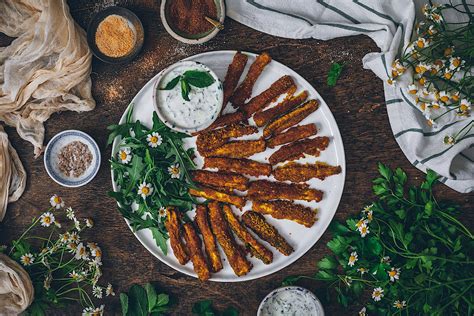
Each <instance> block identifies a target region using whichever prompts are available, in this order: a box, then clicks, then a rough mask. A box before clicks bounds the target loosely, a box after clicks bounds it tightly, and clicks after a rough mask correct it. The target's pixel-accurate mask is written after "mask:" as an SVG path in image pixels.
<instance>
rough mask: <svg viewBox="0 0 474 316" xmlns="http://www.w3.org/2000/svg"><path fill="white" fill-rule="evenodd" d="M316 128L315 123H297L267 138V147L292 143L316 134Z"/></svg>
mask: <svg viewBox="0 0 474 316" xmlns="http://www.w3.org/2000/svg"><path fill="white" fill-rule="evenodd" d="M317 132H318V129H317V128H316V125H315V124H306V125H298V126H295V127H292V128H290V129H288V130H287V131H286V132H284V133H281V134H277V135H275V136H273V137H272V138H270V139H268V140H267V147H269V148H274V147H276V146H278V145H283V144H287V143H292V142H295V141H297V140H300V139H303V138H307V137H310V136H313V135H316V133H317Z"/></svg>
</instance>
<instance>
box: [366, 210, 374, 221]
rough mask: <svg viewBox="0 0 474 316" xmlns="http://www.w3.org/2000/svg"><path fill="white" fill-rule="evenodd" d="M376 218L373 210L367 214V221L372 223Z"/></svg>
mask: <svg viewBox="0 0 474 316" xmlns="http://www.w3.org/2000/svg"><path fill="white" fill-rule="evenodd" d="M373 218H374V212H373V211H372V210H370V211H368V212H367V221H368V222H369V223H370V222H371V221H372V219H373Z"/></svg>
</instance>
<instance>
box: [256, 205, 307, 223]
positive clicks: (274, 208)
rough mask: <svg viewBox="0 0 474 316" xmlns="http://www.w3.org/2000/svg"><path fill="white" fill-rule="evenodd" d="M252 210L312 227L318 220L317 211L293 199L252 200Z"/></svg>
mask: <svg viewBox="0 0 474 316" xmlns="http://www.w3.org/2000/svg"><path fill="white" fill-rule="evenodd" d="M252 203H253V206H252V210H254V211H256V212H259V213H262V214H268V215H270V216H272V217H273V218H277V219H288V220H290V221H293V222H296V223H298V224H301V225H304V226H306V227H311V226H313V225H314V223H315V222H316V211H314V210H312V209H310V208H309V207H305V206H303V205H299V204H295V203H293V202H291V201H284V200H275V201H268V202H263V201H256V200H253V201H252Z"/></svg>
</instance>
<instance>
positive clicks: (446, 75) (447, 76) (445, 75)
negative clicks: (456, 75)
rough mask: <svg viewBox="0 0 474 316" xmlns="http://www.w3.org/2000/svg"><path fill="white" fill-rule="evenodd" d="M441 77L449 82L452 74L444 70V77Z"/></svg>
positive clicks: (450, 71) (449, 70) (448, 70)
mask: <svg viewBox="0 0 474 316" xmlns="http://www.w3.org/2000/svg"><path fill="white" fill-rule="evenodd" d="M443 77H444V78H446V79H448V80H450V79H451V78H452V77H453V72H452V70H451V69H448V68H446V69H445V70H444V75H443Z"/></svg>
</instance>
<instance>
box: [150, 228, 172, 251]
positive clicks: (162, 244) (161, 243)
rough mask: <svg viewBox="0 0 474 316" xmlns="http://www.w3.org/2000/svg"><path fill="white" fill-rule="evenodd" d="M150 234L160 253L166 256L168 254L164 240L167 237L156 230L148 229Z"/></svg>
mask: <svg viewBox="0 0 474 316" xmlns="http://www.w3.org/2000/svg"><path fill="white" fill-rule="evenodd" d="M150 230H151V234H152V236H153V239H154V240H155V241H156V242H157V244H158V246H160V249H161V251H162V252H163V254H164V255H165V256H166V255H167V254H168V247H167V245H166V240H167V239H168V237H167V236H166V235H164V234H163V233H162V232H161V231H160V230H159V229H158V228H156V227H150Z"/></svg>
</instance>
